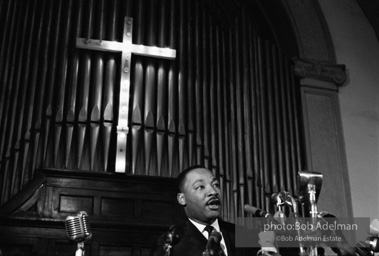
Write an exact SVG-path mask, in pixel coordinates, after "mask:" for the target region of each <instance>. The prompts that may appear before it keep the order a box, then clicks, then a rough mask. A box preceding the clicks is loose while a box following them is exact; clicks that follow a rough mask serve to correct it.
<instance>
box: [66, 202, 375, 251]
mask: <svg viewBox="0 0 379 256" xmlns="http://www.w3.org/2000/svg"><path fill="white" fill-rule="evenodd" d="M244 209H245V211H246V212H249V213H252V214H254V216H257V217H263V218H267V219H269V220H274V218H273V217H272V216H271V215H270V214H269V213H268V212H266V211H264V210H262V209H259V208H256V207H254V206H251V205H245V207H244ZM331 216H333V215H331ZM322 217H326V216H322ZM333 217H335V216H333ZM65 226H66V232H67V236H68V238H69V239H70V240H71V241H74V242H76V243H77V251H76V254H75V256H84V254H85V253H84V242H86V241H88V240H89V239H91V238H92V230H91V227H90V225H89V222H88V214H87V213H86V212H85V211H80V212H79V213H78V214H77V215H75V216H68V217H67V218H66V221H65ZM183 233H184V230H183V227H182V226H180V225H172V226H171V227H170V228H169V230H168V231H167V232H166V234H165V237H164V245H163V250H164V252H165V256H170V254H171V250H172V247H173V246H174V245H176V244H177V243H179V241H180V240H181V239H182V237H183ZM221 240H222V236H221V233H220V232H217V231H215V230H213V232H211V233H210V234H209V237H208V241H207V244H206V247H205V250H204V252H203V256H222V255H224V253H223V251H222V249H221V246H220V242H221ZM336 246H337V247H340V248H332V249H333V250H334V251H338V254H339V255H351V248H345V247H346V245H344V246H342V245H341V246H338V244H337V245H336ZM343 252H345V253H343ZM377 252H379V220H377V219H375V220H374V221H373V222H372V223H371V224H370V230H369V237H368V238H367V239H366V240H365V241H362V242H359V243H358V244H357V245H356V246H355V253H354V254H355V255H359V256H371V255H375V253H377Z"/></svg>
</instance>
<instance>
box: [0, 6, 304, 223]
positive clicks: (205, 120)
mask: <svg viewBox="0 0 379 256" xmlns="http://www.w3.org/2000/svg"><path fill="white" fill-rule="evenodd" d="M41 1H42V5H43V7H44V8H46V9H43V10H41V11H32V8H35V5H36V4H40V3H41ZM44 1H45V0H35V1H28V2H25V1H13V2H12V1H9V2H7V1H3V2H1V4H0V7H1V10H0V14H1V15H2V16H3V17H1V20H2V21H3V20H4V21H6V24H5V26H4V28H3V30H2V33H4V35H6V36H7V37H8V39H5V37H4V38H2V39H1V40H0V44H1V52H0V56H1V58H0V82H1V89H0V90H1V95H0V96H1V98H0V104H1V105H0V120H1V124H0V134H1V137H0V153H1V155H0V156H1V159H0V168H1V170H2V173H1V175H2V178H3V179H2V180H1V181H2V182H1V192H2V196H3V197H4V198H3V201H4V200H5V199H7V198H8V197H10V196H12V194H14V193H16V192H17V191H19V190H20V189H21V188H22V187H23V185H24V184H26V182H27V181H29V180H30V179H31V178H32V177H33V173H34V169H35V168H43V167H54V168H64V169H66V168H68V169H79V170H93V171H112V170H113V167H112V166H113V165H114V163H112V161H114V158H115V157H114V156H112V155H113V154H114V150H115V149H114V147H115V143H112V140H114V132H115V130H114V127H115V126H116V125H117V124H115V122H117V121H116V120H117V118H115V117H116V115H117V112H118V109H119V106H118V105H119V104H118V100H114V98H117V96H118V95H119V92H118V90H119V89H120V88H118V87H121V85H120V84H119V82H118V81H119V79H118V77H119V76H120V74H119V72H120V71H118V68H117V67H118V66H119V65H121V63H120V61H119V59H117V56H118V55H117V54H114V53H104V52H100V51H90V50H77V49H75V46H74V44H72V43H73V41H74V40H73V39H72V38H71V37H84V38H87V39H89V40H91V39H99V40H110V41H120V37H121V31H122V30H121V26H122V25H121V24H123V22H120V21H123V20H124V17H125V16H130V17H132V18H133V24H134V25H133V29H134V32H133V35H132V36H133V43H134V44H143V45H149V46H158V47H169V48H173V49H176V50H177V59H176V60H174V61H167V60H161V59H155V58H150V57H140V56H136V55H133V57H132V60H131V63H130V64H131V72H132V76H131V93H132V95H131V100H130V109H131V111H130V112H131V115H130V119H131V122H130V131H131V132H130V133H129V135H128V136H129V139H128V140H127V141H128V142H129V144H128V145H127V163H126V168H127V170H130V172H131V173H132V174H143V175H150V176H169V177H175V176H177V174H178V172H179V171H181V170H182V169H184V168H185V167H187V166H189V165H193V164H203V165H205V166H206V167H208V168H209V169H212V170H213V171H214V173H215V174H216V175H217V176H219V177H220V181H221V186H222V189H223V191H224V200H225V204H226V207H225V208H224V210H223V215H224V218H225V219H229V220H234V218H235V217H237V216H241V215H243V205H244V204H245V203H251V204H254V205H256V206H257V207H262V208H266V209H268V208H269V204H270V201H269V198H268V197H267V195H269V194H271V193H272V192H275V191H278V190H291V189H295V186H296V184H295V179H296V173H297V171H298V170H299V169H300V168H301V157H302V156H301V154H300V148H301V144H300V143H301V138H300V131H299V128H298V123H299V119H298V115H299V113H298V112H297V108H298V106H297V102H296V100H297V97H298V96H297V95H296V88H295V86H296V81H295V80H294V77H293V74H292V73H293V72H292V67H291V63H290V62H289V61H288V60H287V59H285V58H284V57H282V54H281V53H280V52H278V51H277V49H276V47H275V46H273V45H272V43H271V42H269V41H268V40H266V39H265V38H263V37H262V36H260V35H258V33H257V31H256V30H254V29H253V25H252V24H251V22H250V21H249V19H248V17H247V15H246V14H245V13H244V11H243V10H240V9H238V10H239V12H240V13H239V14H241V15H237V16H236V17H233V19H230V20H228V21H225V23H222V24H221V23H220V24H219V23H218V21H219V17H217V16H214V15H213V13H212V12H210V10H209V9H208V8H209V6H208V5H207V4H204V3H203V2H202V1H188V0H181V1H175V0H150V1H137V0H129V1H125V2H123V4H124V6H125V8H124V9H122V10H120V8H119V5H121V4H120V3H121V2H120V1H118V0H112V1H104V0H96V1H94V0H88V1H79V2H78V1H72V0H71V1H48V2H46V6H45V5H44V4H43V3H44ZM84 3H85V4H84ZM24 4H25V5H26V4H28V5H30V7H29V9H28V8H24V9H28V10H31V11H30V12H28V13H30V15H29V16H28V17H29V18H28V19H27V20H28V22H29V23H28V29H26V23H23V22H22V21H21V20H22V19H17V17H19V16H21V15H23V13H22V12H20V11H18V12H15V10H16V9H17V10H18V9H23V8H19V7H20V6H22V5H24ZM236 10H237V9H236ZM177 11H179V15H175V13H176V12H177ZM37 14H39V15H41V16H38V17H37V16H34V15H37ZM24 16H25V15H24ZM95 17H96V18H95ZM33 20H34V22H32V21H33ZM230 21H232V22H231V24H229V23H228V22H230ZM29 27H30V28H31V29H29ZM28 31H29V32H30V34H29V33H28ZM31 31H33V32H31ZM32 33H35V34H32ZM23 37H25V40H22V38H23ZM28 38H30V39H28ZM75 39H76V38H75ZM6 40H8V41H6ZM28 40H30V41H28ZM192 42H193V43H192ZM27 45H28V46H27ZM31 47H33V51H32V48H31ZM71 47H72V48H71ZM16 50H19V51H20V52H19V53H16ZM34 56H38V57H34ZM33 58H35V59H33ZM20 63H22V64H20ZM22 71H25V72H22ZM37 81H40V82H38V83H37ZM26 84H29V85H30V86H29V87H27V86H25V85H26ZM26 95H29V96H30V98H27V97H26ZM10 99H13V101H12V100H10ZM35 99H39V100H38V101H37V100H35ZM16 102H20V103H22V102H25V105H23V104H17V106H16V105H14V104H16ZM16 117H17V118H18V119H17V118H16ZM18 168H19V169H18Z"/></svg>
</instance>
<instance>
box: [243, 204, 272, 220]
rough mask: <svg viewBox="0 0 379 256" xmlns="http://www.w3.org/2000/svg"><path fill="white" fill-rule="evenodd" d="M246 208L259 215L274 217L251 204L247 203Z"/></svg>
mask: <svg viewBox="0 0 379 256" xmlns="http://www.w3.org/2000/svg"><path fill="white" fill-rule="evenodd" d="M244 209H245V211H246V212H249V213H252V214H254V215H255V216H257V217H263V218H272V216H271V214H269V213H268V212H266V211H265V210H262V209H259V208H257V207H254V206H251V205H249V204H245V206H244Z"/></svg>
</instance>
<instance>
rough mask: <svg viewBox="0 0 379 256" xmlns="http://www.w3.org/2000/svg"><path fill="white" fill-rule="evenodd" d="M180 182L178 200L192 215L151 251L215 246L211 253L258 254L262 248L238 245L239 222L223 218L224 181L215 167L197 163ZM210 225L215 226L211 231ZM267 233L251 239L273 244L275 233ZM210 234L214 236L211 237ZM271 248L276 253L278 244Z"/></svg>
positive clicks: (185, 252)
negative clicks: (221, 184) (222, 189)
mask: <svg viewBox="0 0 379 256" xmlns="http://www.w3.org/2000/svg"><path fill="white" fill-rule="evenodd" d="M177 182H178V188H179V193H178V195H177V200H178V202H179V204H180V205H182V206H183V208H184V211H185V213H186V216H187V217H188V219H187V220H186V221H185V222H184V223H182V224H181V225H179V226H176V228H175V231H176V232H175V234H173V233H172V232H168V233H167V234H165V235H163V236H161V237H160V238H159V239H158V242H157V244H156V245H155V247H154V248H153V250H152V252H151V255H154V256H158V255H168V254H170V255H171V256H202V255H203V252H204V251H206V249H210V250H211V253H210V255H217V256H218V255H220V256H223V255H226V256H234V255H235V256H244V255H249V256H255V255H257V252H258V250H259V249H260V248H236V246H235V232H236V230H235V228H236V226H235V225H234V224H232V223H229V222H225V221H223V220H221V219H220V213H221V206H222V198H221V191H220V185H219V181H218V180H217V179H216V177H215V176H214V175H213V173H212V172H211V171H209V170H208V169H206V168H204V167H202V166H193V167H190V168H187V169H186V170H184V171H183V172H181V173H180V175H179V176H178V178H177ZM208 226H211V227H208ZM208 228H210V229H211V230H210V231H207V230H206V229H208ZM263 233H265V234H260V236H259V238H258V234H256V236H254V237H251V241H252V242H253V241H255V242H257V241H258V239H261V240H262V241H263V240H264V241H266V242H267V241H268V242H269V243H268V244H273V243H274V234H273V233H270V232H263ZM209 236H211V237H212V239H209ZM173 237H174V239H173ZM175 237H176V239H175ZM249 239H250V238H249ZM270 242H271V243H270ZM266 244H267V243H266ZM209 247H212V248H209ZM166 249H167V250H166ZM271 249H272V252H273V253H276V249H275V248H274V247H272V248H271ZM207 252H209V251H206V253H207ZM206 253H205V254H204V255H206Z"/></svg>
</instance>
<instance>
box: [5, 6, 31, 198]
mask: <svg viewBox="0 0 379 256" xmlns="http://www.w3.org/2000/svg"><path fill="white" fill-rule="evenodd" d="M28 4H30V5H28V6H27V12H28V14H27V15H26V19H25V22H27V21H28V22H27V23H28V24H25V26H24V27H25V34H24V35H25V37H26V38H23V40H22V41H23V42H24V41H25V43H26V44H25V45H24V46H22V51H24V53H21V55H20V56H22V55H23V57H22V58H21V57H20V59H19V63H18V71H17V82H16V83H17V84H19V88H20V90H19V91H18V93H17V94H18V95H17V96H16V95H15V98H17V110H16V111H17V112H16V119H15V120H14V126H13V128H11V129H12V130H13V138H12V136H10V137H9V141H11V143H12V144H11V145H9V146H10V148H11V158H10V160H11V162H10V165H9V170H10V172H11V179H10V196H13V195H14V194H16V193H17V192H18V191H19V190H18V188H19V185H17V184H16V183H18V184H19V183H20V178H21V177H22V176H23V175H22V172H21V170H20V168H18V160H19V155H20V148H21V132H22V126H23V124H24V121H25V120H24V117H25V115H24V114H25V110H26V109H25V105H26V104H25V102H26V100H27V98H29V97H27V93H28V92H30V91H27V89H28V88H29V86H28V78H29V67H30V61H31V50H32V45H33V42H32V38H33V34H32V31H33V29H32V28H33V27H34V23H35V20H36V1H34V2H28ZM28 96H30V93H29V95H28Z"/></svg>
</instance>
